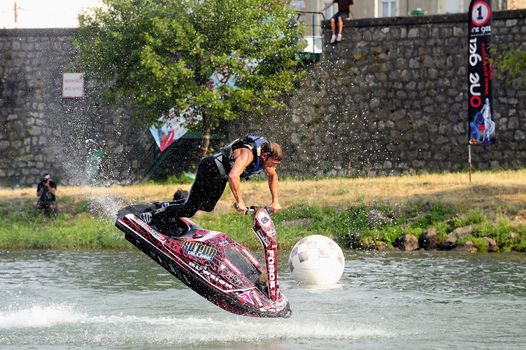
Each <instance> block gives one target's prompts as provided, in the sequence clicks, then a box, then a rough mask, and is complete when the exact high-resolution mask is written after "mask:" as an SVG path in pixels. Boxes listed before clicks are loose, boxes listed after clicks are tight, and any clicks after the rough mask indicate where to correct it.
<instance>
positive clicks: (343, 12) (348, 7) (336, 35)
mask: <svg viewBox="0 0 526 350" xmlns="http://www.w3.org/2000/svg"><path fill="white" fill-rule="evenodd" d="M334 3H338V12H336V14H335V15H334V16H332V17H331V32H332V36H331V44H334V42H335V41H337V42H340V41H342V33H343V20H345V19H348V18H349V13H350V14H351V16H352V18H353V19H356V14H355V13H354V9H353V7H352V6H353V5H354V1H353V0H333V1H332V2H330V3H328V4H327V5H325V7H324V8H323V9H322V10H321V11H320V13H322V12H323V11H325V10H326V9H328V8H329V7H331V6H332V5H333V4H334ZM336 21H338V31H337V32H336Z"/></svg>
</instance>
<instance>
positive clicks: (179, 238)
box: [115, 204, 292, 317]
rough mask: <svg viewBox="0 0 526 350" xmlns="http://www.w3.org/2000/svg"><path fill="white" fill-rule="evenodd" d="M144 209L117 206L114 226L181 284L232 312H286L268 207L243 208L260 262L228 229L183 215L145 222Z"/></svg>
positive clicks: (261, 314)
mask: <svg viewBox="0 0 526 350" xmlns="http://www.w3.org/2000/svg"><path fill="white" fill-rule="evenodd" d="M159 206H162V204H157V207H159ZM147 208H148V206H145V205H135V206H129V207H126V208H123V209H121V210H120V211H119V213H118V214H117V221H116V222H115V226H117V228H119V229H120V230H121V231H123V232H124V234H125V238H126V240H128V241H129V242H131V243H132V244H133V245H135V246H136V247H137V248H139V249H140V250H141V251H143V252H144V253H145V254H146V255H148V256H149V257H150V258H152V259H153V260H154V261H155V262H156V263H158V264H159V265H161V266H162V267H164V268H165V269H166V270H167V271H168V272H170V273H171V274H172V275H174V276H175V277H177V278H178V279H179V280H181V281H182V282H183V283H184V284H185V285H186V286H188V287H189V288H191V289H192V290H194V291H195V292H197V293H198V294H199V295H201V296H202V297H204V298H205V299H207V300H209V301H210V302H212V303H214V304H215V305H217V306H219V307H221V308H223V309H224V310H226V311H229V312H232V313H234V314H238V315H244V316H254V317H290V316H291V314H292V311H291V309H290V305H289V302H288V300H287V298H286V297H285V295H283V293H281V291H280V288H279V281H278V259H277V257H278V256H277V240H276V228H275V226H274V223H273V221H272V218H271V217H270V213H269V210H267V209H266V208H264V207H251V208H248V209H247V211H246V214H250V215H252V217H253V230H254V232H255V234H256V236H257V237H258V238H259V240H260V242H261V243H262V245H263V248H264V251H265V267H263V266H262V265H261V264H260V263H259V261H258V260H257V259H256V258H255V257H254V256H253V255H252V254H251V253H250V251H249V250H248V249H247V248H246V247H244V246H243V245H241V244H239V243H237V242H236V241H234V240H233V239H232V238H230V237H229V236H228V235H227V234H225V233H223V232H218V231H210V230H207V229H204V228H202V227H200V226H198V225H197V224H195V223H194V222H193V221H192V220H190V219H188V218H183V217H175V218H169V219H166V220H165V221H163V222H159V223H150V224H147V223H146V222H145V221H143V220H141V219H140V214H141V213H143V212H145V209H147ZM150 209H151V206H150ZM154 209H155V208H154Z"/></svg>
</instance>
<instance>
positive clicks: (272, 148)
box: [263, 142, 283, 162]
mask: <svg viewBox="0 0 526 350" xmlns="http://www.w3.org/2000/svg"><path fill="white" fill-rule="evenodd" d="M263 152H267V153H269V156H270V157H272V158H274V159H275V160H278V161H280V162H281V161H282V160H283V150H282V149H281V146H280V145H279V144H277V143H274V142H270V143H269V145H268V147H265V149H263Z"/></svg>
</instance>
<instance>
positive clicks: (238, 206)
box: [234, 201, 247, 215]
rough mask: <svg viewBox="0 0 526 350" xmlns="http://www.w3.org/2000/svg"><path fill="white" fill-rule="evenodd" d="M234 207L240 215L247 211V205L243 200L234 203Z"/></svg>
mask: <svg viewBox="0 0 526 350" xmlns="http://www.w3.org/2000/svg"><path fill="white" fill-rule="evenodd" d="M234 209H236V211H237V212H238V213H239V214H241V215H245V213H246V211H247V207H246V206H245V203H244V202H243V201H241V202H237V203H234Z"/></svg>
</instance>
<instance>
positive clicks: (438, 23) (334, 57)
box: [231, 10, 526, 176]
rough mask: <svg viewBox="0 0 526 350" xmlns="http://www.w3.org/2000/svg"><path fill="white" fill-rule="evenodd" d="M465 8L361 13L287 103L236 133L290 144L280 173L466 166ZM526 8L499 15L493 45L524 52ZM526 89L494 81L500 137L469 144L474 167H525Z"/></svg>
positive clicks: (244, 123)
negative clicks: (443, 12) (420, 13)
mask: <svg viewBox="0 0 526 350" xmlns="http://www.w3.org/2000/svg"><path fill="white" fill-rule="evenodd" d="M466 17H467V15H466V14H459V15H448V16H424V17H405V18H382V19H363V20H356V21H349V22H347V23H346V24H345V29H344V40H343V41H342V42H341V43H338V44H336V45H330V44H328V41H329V39H330V31H329V28H328V23H325V29H324V40H325V43H326V45H325V46H324V51H325V52H324V53H323V55H322V57H321V59H320V61H319V62H315V63H313V64H311V65H310V66H309V72H308V74H307V77H306V79H304V80H303V82H302V84H301V88H300V90H299V92H298V93H296V94H295V95H294V96H291V97H290V101H289V105H290V108H289V109H288V110H287V111H286V112H284V113H277V114H274V115H272V116H269V117H268V118H265V119H264V120H251V118H246V119H245V120H243V121H241V122H239V123H236V125H235V126H233V128H232V129H231V134H232V135H237V134H242V133H245V132H247V128H248V129H249V130H250V132H253V133H261V134H264V135H268V136H269V137H270V138H272V139H273V140H275V141H276V142H280V143H283V146H284V149H285V150H286V154H287V160H286V161H285V162H284V164H283V166H282V170H281V171H282V172H284V173H287V174H294V175H307V176H313V175H314V176H324V175H334V176H336V175H337V176H352V175H390V174H405V173H420V172H440V171H464V170H466V169H467V162H468V146H467V131H466V130H467V52H468V48H467V31H468V25H467V20H466ZM525 17H526V11H523V10H522V11H506V12H496V13H495V14H494V19H493V26H494V29H493V30H494V35H493V44H494V47H495V48H496V49H497V51H499V50H502V49H504V48H505V47H507V46H508V47H522V48H524V49H526V25H525ZM525 97H526V90H525V89H524V87H523V86H521V85H520V84H518V82H511V83H508V82H505V81H501V80H499V79H498V78H496V79H495V81H494V110H495V114H496V117H495V122H496V125H497V143H496V144H495V145H492V146H472V154H473V159H472V162H473V165H474V167H475V168H476V169H495V168H506V169H514V168H519V167H524V166H525V165H526V143H525V141H526V108H525V107H526V98H525Z"/></svg>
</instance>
